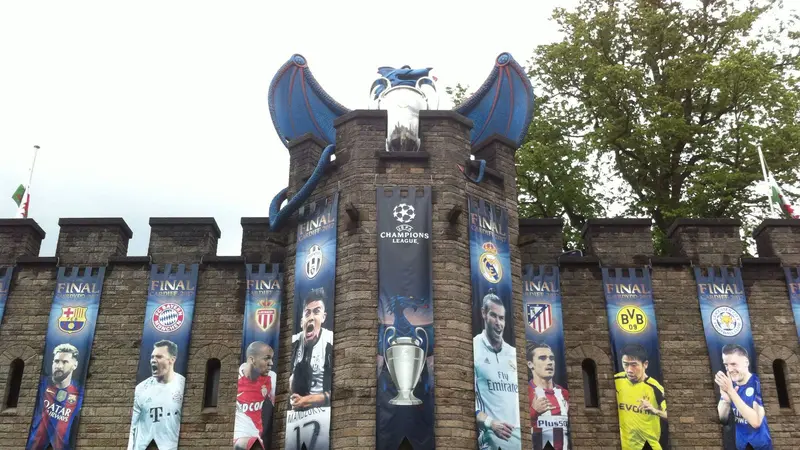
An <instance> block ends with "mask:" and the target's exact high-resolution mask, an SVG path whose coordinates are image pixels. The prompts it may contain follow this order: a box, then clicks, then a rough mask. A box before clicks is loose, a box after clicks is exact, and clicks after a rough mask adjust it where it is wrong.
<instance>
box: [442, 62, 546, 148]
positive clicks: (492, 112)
mask: <svg viewBox="0 0 800 450" xmlns="http://www.w3.org/2000/svg"><path fill="white" fill-rule="evenodd" d="M533 100H534V97H533V86H531V82H530V80H529V79H528V77H527V75H526V74H525V70H524V69H523V68H522V67H521V66H520V65H519V64H518V63H517V61H515V60H514V58H513V57H512V56H511V54H510V53H501V54H500V56H498V57H497V59H496V60H495V66H494V68H493V69H492V72H491V74H489V77H488V78H487V79H486V81H484V83H483V85H482V86H481V87H480V88H479V89H478V90H477V91H476V92H475V93H474V94H472V96H471V97H470V98H468V99H467V100H466V101H465V102H464V103H463V104H462V105H461V106H459V107H458V108H455V111H456V112H457V113H459V114H461V115H463V116H466V117H468V118H469V119H472V122H473V127H472V135H471V136H470V142H471V144H472V145H475V144H478V143H480V142H481V141H482V140H484V139H486V138H488V137H489V136H491V135H493V134H495V133H496V134H499V135H501V136H505V137H507V138H509V139H511V140H512V141H514V142H516V143H517V145H521V144H522V139H523V138H525V135H526V134H527V132H528V126H529V125H530V123H531V120H532V119H533V103H534V102H533Z"/></svg>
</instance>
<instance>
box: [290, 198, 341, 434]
mask: <svg viewBox="0 0 800 450" xmlns="http://www.w3.org/2000/svg"><path fill="white" fill-rule="evenodd" d="M338 203H339V195H338V194H334V195H333V196H332V197H329V198H325V199H322V200H320V201H317V202H315V203H311V204H308V205H305V206H303V207H302V208H301V209H300V211H299V212H298V223H297V247H296V256H295V268H294V328H293V334H292V355H291V360H290V361H291V365H292V367H291V372H290V373H291V374H290V376H289V405H288V408H287V412H286V439H285V449H286V450H301V449H302V448H305V449H307V450H326V449H328V448H330V427H331V395H332V392H331V384H332V383H331V381H332V377H333V372H332V371H333V301H334V293H335V292H334V287H335V286H336V223H337V212H338Z"/></svg>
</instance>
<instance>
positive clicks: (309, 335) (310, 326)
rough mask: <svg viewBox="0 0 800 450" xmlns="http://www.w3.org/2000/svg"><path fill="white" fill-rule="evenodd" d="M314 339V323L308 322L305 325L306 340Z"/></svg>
mask: <svg viewBox="0 0 800 450" xmlns="http://www.w3.org/2000/svg"><path fill="white" fill-rule="evenodd" d="M313 338H314V322H308V323H307V324H306V339H313Z"/></svg>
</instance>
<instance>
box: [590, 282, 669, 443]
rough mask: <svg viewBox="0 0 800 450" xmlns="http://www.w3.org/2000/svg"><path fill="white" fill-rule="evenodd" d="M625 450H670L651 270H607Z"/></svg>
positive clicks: (606, 294) (609, 308) (609, 314)
mask: <svg viewBox="0 0 800 450" xmlns="http://www.w3.org/2000/svg"><path fill="white" fill-rule="evenodd" d="M603 291H604V292H605V297H606V311H607V313H608V330H609V334H610V337H611V354H612V358H613V360H614V372H615V375H614V384H615V386H616V390H617V411H618V413H619V425H620V426H619V433H620V439H621V441H622V449H623V450H641V449H642V447H644V446H645V445H646V444H650V447H651V448H653V449H662V448H663V449H667V448H669V430H668V427H667V423H668V422H667V417H668V415H667V401H666V398H665V395H664V387H663V385H662V383H663V381H664V376H663V374H662V372H661V353H660V351H659V345H658V326H657V325H656V312H655V307H654V306H653V287H652V283H651V280H650V271H649V269H646V268H643V269H607V268H603Z"/></svg>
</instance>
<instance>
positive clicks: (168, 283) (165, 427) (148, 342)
mask: <svg viewBox="0 0 800 450" xmlns="http://www.w3.org/2000/svg"><path fill="white" fill-rule="evenodd" d="M162 269H163V270H162ZM188 269H189V270H188V271H187V267H186V265H184V264H179V265H177V267H176V266H173V265H172V264H165V265H164V266H158V265H155V264H154V265H152V266H151V268H150V282H149V285H148V286H147V307H146V308H145V313H144V331H143V332H142V346H141V350H140V354H139V370H138V373H137V374H136V390H135V392H134V394H133V409H132V414H131V428H130V436H129V439H128V450H146V449H147V446H148V445H150V443H151V442H155V444H156V446H158V448H159V450H176V449H177V448H178V436H179V435H180V430H181V414H182V413H181V411H182V410H183V391H184V386H185V384H186V368H187V365H188V360H189V341H190V339H191V334H192V318H193V316H194V300H195V295H196V294H197V272H198V265H197V264H192V265H191V266H190V267H189V268H188Z"/></svg>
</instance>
